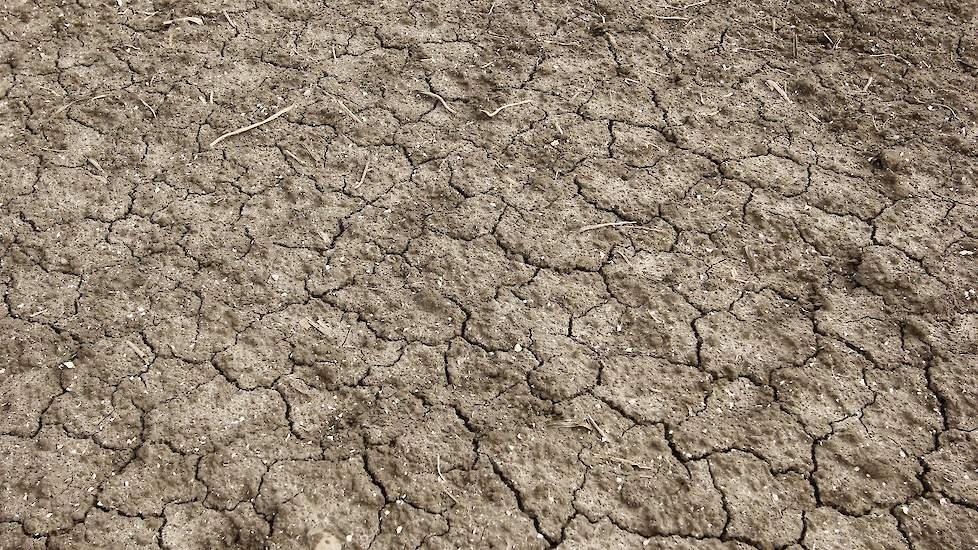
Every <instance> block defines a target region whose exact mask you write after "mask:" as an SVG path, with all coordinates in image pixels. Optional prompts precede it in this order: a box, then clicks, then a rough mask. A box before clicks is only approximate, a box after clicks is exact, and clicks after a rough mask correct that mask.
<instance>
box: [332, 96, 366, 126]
mask: <svg viewBox="0 0 978 550" xmlns="http://www.w3.org/2000/svg"><path fill="white" fill-rule="evenodd" d="M333 101H335V102H336V104H337V105H339V106H340V108H341V109H343V110H344V111H346V114H348V115H350V116H351V117H353V120H355V121H357V122H359V123H360V124H363V119H362V118H360V117H358V116H357V115H356V113H354V112H353V111H351V110H350V108H349V107H347V106H346V104H344V103H343V102H342V101H340V100H338V99H336V98H335V97H334V98H333Z"/></svg>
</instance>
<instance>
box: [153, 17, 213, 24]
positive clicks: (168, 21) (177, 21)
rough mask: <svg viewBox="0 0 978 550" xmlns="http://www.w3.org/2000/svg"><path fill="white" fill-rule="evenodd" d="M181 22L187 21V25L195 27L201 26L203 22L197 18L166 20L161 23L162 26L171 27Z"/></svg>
mask: <svg viewBox="0 0 978 550" xmlns="http://www.w3.org/2000/svg"><path fill="white" fill-rule="evenodd" d="M181 21H187V22H188V23H193V24H195V25H203V24H204V20H203V19H201V18H199V17H177V18H176V19H167V20H166V21H164V22H163V24H164V25H172V24H174V23H179V22H181Z"/></svg>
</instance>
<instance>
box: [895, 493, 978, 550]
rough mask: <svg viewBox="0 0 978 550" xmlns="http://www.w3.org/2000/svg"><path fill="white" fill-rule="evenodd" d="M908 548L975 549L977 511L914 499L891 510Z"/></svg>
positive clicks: (939, 502)
mask: <svg viewBox="0 0 978 550" xmlns="http://www.w3.org/2000/svg"><path fill="white" fill-rule="evenodd" d="M894 515H895V516H896V518H897V521H899V522H900V525H901V526H903V531H904V532H905V533H906V534H907V538H908V539H909V541H910V543H911V544H912V545H913V546H912V548H918V549H920V550H943V549H945V548H974V547H975V546H978V511H975V510H973V509H971V508H967V507H965V506H959V505H957V504H952V503H951V502H950V501H948V500H947V499H945V498H941V499H939V500H934V499H931V498H926V499H917V500H914V501H913V502H910V503H909V504H901V505H899V506H897V507H896V508H894Z"/></svg>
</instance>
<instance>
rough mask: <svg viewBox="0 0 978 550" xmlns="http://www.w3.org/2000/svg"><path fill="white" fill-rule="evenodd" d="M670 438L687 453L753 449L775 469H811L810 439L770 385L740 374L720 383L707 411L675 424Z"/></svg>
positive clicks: (714, 390)
mask: <svg viewBox="0 0 978 550" xmlns="http://www.w3.org/2000/svg"><path fill="white" fill-rule="evenodd" d="M674 432H675V433H674V435H673V441H675V444H676V447H677V448H678V449H679V451H680V452H682V453H683V454H684V455H686V456H687V457H698V456H703V455H707V454H710V453H712V452H716V451H724V450H727V449H751V450H753V451H755V452H756V453H757V454H758V455H759V456H761V457H763V458H764V459H765V460H767V461H768V462H769V463H770V464H771V468H772V469H773V470H774V471H776V472H784V471H789V470H790V471H797V472H808V471H810V470H811V469H812V468H813V465H812V457H811V448H812V437H811V436H810V435H808V434H807V433H805V431H804V430H803V429H802V427H801V425H800V424H799V422H798V421H797V420H796V419H795V418H793V417H792V416H790V415H789V414H787V413H786V412H784V411H783V410H782V409H781V407H780V405H779V404H778V403H777V402H776V401H775V400H774V396H773V394H772V392H771V390H770V389H768V388H764V387H758V386H754V385H753V384H751V382H750V381H748V380H746V379H743V378H740V379H738V380H735V381H719V382H717V383H715V384H714V385H713V392H712V393H711V394H710V395H709V396H708V397H707V399H706V409H705V410H703V411H702V412H700V413H698V414H697V415H696V416H694V417H692V418H690V419H688V420H686V421H684V422H682V423H681V424H679V425H678V426H677V427H675V428H674Z"/></svg>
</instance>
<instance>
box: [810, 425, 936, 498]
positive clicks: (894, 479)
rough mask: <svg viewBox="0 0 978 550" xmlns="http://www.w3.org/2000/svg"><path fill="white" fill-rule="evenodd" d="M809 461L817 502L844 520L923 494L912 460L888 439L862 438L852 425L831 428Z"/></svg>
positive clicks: (860, 430)
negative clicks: (843, 515)
mask: <svg viewBox="0 0 978 550" xmlns="http://www.w3.org/2000/svg"><path fill="white" fill-rule="evenodd" d="M814 455H815V461H816V466H817V467H816V469H815V472H814V474H813V481H814V482H815V484H816V486H817V487H818V490H819V494H820V495H821V502H823V503H825V504H828V505H830V506H833V507H836V508H839V509H840V510H842V511H843V512H845V513H847V514H850V515H862V514H865V513H867V512H869V511H870V510H872V509H873V508H877V507H886V506H893V505H894V504H896V503H899V502H904V501H906V500H907V499H910V498H912V497H914V496H916V495H918V494H920V492H921V491H922V490H923V487H922V486H921V484H920V481H919V480H918V478H917V475H918V474H919V473H920V470H921V466H920V465H919V464H918V462H917V459H916V458H915V457H913V456H910V455H909V454H907V453H906V452H905V451H904V450H903V449H901V448H900V446H899V445H898V444H897V443H895V442H893V441H892V440H890V439H889V438H887V437H884V436H880V435H876V434H875V433H873V432H867V431H866V428H864V427H863V425H862V424H860V423H859V420H858V419H851V420H847V421H845V422H842V423H840V424H837V425H836V428H835V432H834V433H833V434H832V435H830V436H829V437H828V438H826V439H825V440H823V441H819V442H818V444H817V445H816V446H815V452H814Z"/></svg>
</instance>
